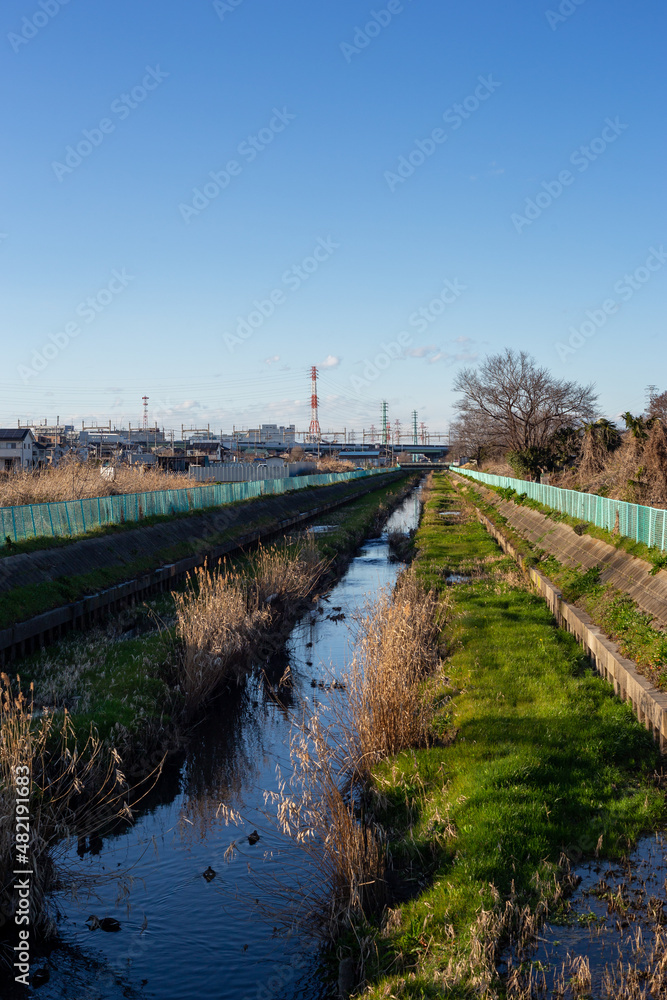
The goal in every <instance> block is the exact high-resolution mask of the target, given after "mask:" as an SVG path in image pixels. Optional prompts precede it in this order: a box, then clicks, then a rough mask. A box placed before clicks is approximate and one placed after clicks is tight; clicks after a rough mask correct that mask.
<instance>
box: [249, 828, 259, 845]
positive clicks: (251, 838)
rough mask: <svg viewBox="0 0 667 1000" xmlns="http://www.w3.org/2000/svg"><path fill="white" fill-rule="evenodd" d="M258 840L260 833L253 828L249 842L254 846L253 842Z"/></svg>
mask: <svg viewBox="0 0 667 1000" xmlns="http://www.w3.org/2000/svg"><path fill="white" fill-rule="evenodd" d="M258 840H259V834H258V833H257V830H253V831H252V833H251V834H249V836H248V843H249V844H250V845H251V846H252V844H256V843H257V841H258Z"/></svg>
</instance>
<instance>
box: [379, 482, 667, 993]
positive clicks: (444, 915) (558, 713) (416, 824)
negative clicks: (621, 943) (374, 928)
mask: <svg viewBox="0 0 667 1000" xmlns="http://www.w3.org/2000/svg"><path fill="white" fill-rule="evenodd" d="M458 507H460V501H459V500H458V499H457V495H456V493H455V492H454V491H453V489H452V488H451V486H450V485H449V483H448V481H447V479H446V477H445V476H437V477H436V489H435V492H434V494H433V495H432V498H431V499H430V500H429V502H428V504H427V507H426V511H425V516H424V520H423V523H422V527H421V529H420V531H419V533H418V536H417V544H418V547H419V549H420V553H421V558H420V560H419V562H418V563H417V566H418V572H420V573H421V574H422V576H423V578H424V580H425V581H426V582H428V583H430V584H432V585H434V586H436V587H438V588H439V589H443V588H444V587H445V586H446V585H445V583H444V578H443V574H442V571H443V569H448V570H452V571H459V572H465V570H466V569H467V568H470V566H471V565H472V564H473V563H475V561H479V560H486V562H485V563H483V564H482V566H481V569H483V570H484V572H485V573H486V577H485V578H482V579H478V580H474V582H472V583H471V584H465V585H459V586H455V587H450V588H448V589H449V591H450V598H451V601H452V605H451V609H450V612H449V624H448V626H447V628H446V641H447V643H448V647H449V651H450V652H449V656H448V659H447V662H446V666H445V673H446V677H447V680H446V682H445V685H444V687H443V689H442V690H440V691H439V692H437V696H438V697H440V698H442V696H443V695H445V694H449V695H450V696H451V701H448V702H447V703H445V704H443V706H442V708H441V709H440V728H441V730H442V731H443V733H444V732H449V733H450V735H452V734H453V733H454V732H456V736H455V739H454V742H453V743H452V744H451V745H449V746H440V747H435V748H432V749H428V750H419V751H414V752H409V753H404V754H401V755H400V757H398V758H397V759H395V760H393V761H388V762H387V763H386V764H385V765H383V767H382V768H380V769H378V771H377V773H376V776H375V777H376V782H377V784H378V786H379V787H381V789H382V792H383V794H384V795H385V796H387V798H388V802H389V805H388V807H387V809H386V810H385V811H384V812H383V813H382V814H381V815H380V816H379V817H378V818H379V819H380V820H381V822H383V823H384V825H385V826H386V827H387V828H389V830H390V835H391V838H392V855H393V857H394V858H395V859H396V861H397V863H398V864H399V866H401V867H403V869H404V870H405V871H406V872H407V871H408V866H409V864H410V863H412V865H413V868H414V869H416V870H417V871H420V872H421V874H422V877H423V878H424V879H425V880H426V883H427V884H426V887H425V888H424V890H423V891H422V892H421V894H420V895H418V896H417V897H416V898H415V899H413V900H412V901H411V902H408V903H405V904H403V906H402V908H401V909H402V920H401V924H400V927H399V928H398V929H397V930H395V931H394V932H392V933H391V934H390V935H389V937H387V936H386V935H385V937H384V938H383V939H382V940H379V941H378V946H379V949H380V951H379V959H378V963H377V966H376V968H375V972H374V978H375V982H374V985H373V986H372V988H371V990H370V993H369V994H368V995H369V996H376V997H380V996H389V995H393V996H395V997H421V998H424V997H431V996H443V995H461V990H463V992H465V984H461V986H459V987H457V989H456V990H455V991H454V992H450V994H446V993H443V992H442V986H441V985H439V983H438V970H439V969H442V968H443V967H444V966H446V964H447V960H448V959H449V958H450V957H452V956H454V955H458V956H460V955H461V954H465V952H466V950H467V949H468V948H469V946H470V928H471V926H472V925H473V923H474V921H475V918H476V915H477V913H478V911H479V909H480V907H481V906H482V905H484V906H485V907H487V908H489V907H491V906H492V905H493V898H492V892H491V889H490V886H491V885H493V886H495V887H496V889H497V890H498V892H499V893H500V896H501V903H502V902H504V900H505V899H507V898H508V897H509V896H510V894H511V892H512V885H514V888H515V890H516V892H517V894H518V897H519V899H520V900H524V901H528V902H532V903H534V902H535V901H536V897H535V893H534V889H533V888H532V887H531V882H532V880H533V877H534V875H535V872H536V871H538V870H540V871H541V874H542V877H544V876H545V875H546V874H547V873H548V871H549V870H551V871H554V870H555V866H556V865H557V863H558V860H559V856H560V854H561V852H563V851H564V852H565V853H567V854H568V855H569V856H570V857H571V858H572V859H573V861H574V862H576V861H577V860H578V859H580V858H581V857H582V856H585V855H589V854H592V853H593V851H594V850H595V848H596V846H597V844H598V841H599V838H600V837H601V838H602V843H601V851H602V853H603V854H611V855H617V854H620V853H622V852H623V851H626V850H627V849H628V846H629V844H631V843H632V842H634V841H635V840H636V838H637V837H638V836H639V835H640V834H641V833H642V832H643V831H647V830H650V829H654V828H655V827H657V826H658V825H659V824H660V822H661V820H662V819H663V815H664V797H663V795H662V794H661V793H660V792H659V790H658V789H657V788H656V786H655V785H654V784H653V782H652V780H651V775H652V772H653V770H654V768H655V766H656V764H657V763H658V754H657V751H656V748H655V746H654V744H653V742H652V740H651V739H650V737H649V735H648V734H647V733H646V731H645V730H644V729H643V728H642V727H641V726H640V725H639V723H638V722H637V721H636V719H635V718H634V716H633V714H632V711H631V709H630V708H629V707H628V706H626V705H623V704H621V703H620V702H619V701H618V700H617V699H616V698H615V697H614V696H613V693H612V689H611V688H610V686H609V685H607V684H606V683H605V682H603V681H602V680H601V679H599V678H598V677H597V676H595V675H594V674H593V672H592V671H591V670H590V668H589V667H588V664H587V661H586V660H585V659H584V658H583V656H582V653H581V651H580V649H579V647H578V645H577V644H576V642H575V640H574V639H573V638H572V637H571V636H570V635H568V634H567V633H565V632H563V631H561V630H559V629H558V628H557V626H556V625H555V623H554V621H553V619H552V617H551V615H550V613H549V611H548V609H547V607H546V605H545V604H544V602H543V601H541V600H540V599H539V598H538V597H537V596H535V595H533V594H531V593H529V592H528V591H526V590H525V589H523V587H522V586H520V585H518V586H517V585H516V583H517V582H518V581H517V580H516V568H515V566H514V564H513V563H512V562H511V561H510V560H508V559H507V558H505V557H503V555H502V553H501V552H500V550H499V548H498V547H497V546H496V544H495V542H493V540H492V539H491V538H490V536H489V535H488V534H487V533H486V531H485V530H484V529H483V528H482V526H481V525H480V524H479V523H478V522H477V521H476V520H474V519H470V520H468V521H466V523H464V524H444V523H443V521H444V520H445V519H443V518H441V517H440V516H439V514H438V512H439V511H441V510H452V509H455V508H458ZM477 566H478V569H479V568H480V565H479V562H477ZM513 580H514V583H513ZM448 821H451V822H452V823H453V824H454V826H455V829H456V836H455V837H451V836H449V835H448V834H447V822H448ZM413 875H414V872H413ZM450 927H451V928H453V932H454V937H453V939H452V937H451V931H450V929H449V928H450ZM388 970H392V974H391V975H390V976H389V977H386V976H385V975H384V974H383V973H384V972H385V971H388ZM394 970H400V974H399V973H397V972H396V971H394ZM410 972H412V973H413V974H414V978H411V977H409V976H408V977H407V978H406V973H410Z"/></svg>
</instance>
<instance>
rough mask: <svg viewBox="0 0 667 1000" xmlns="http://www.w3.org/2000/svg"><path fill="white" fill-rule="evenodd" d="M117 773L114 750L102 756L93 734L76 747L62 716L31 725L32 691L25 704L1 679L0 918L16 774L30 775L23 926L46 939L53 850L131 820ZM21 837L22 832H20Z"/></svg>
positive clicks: (6, 896) (6, 893) (11, 859)
mask: <svg viewBox="0 0 667 1000" xmlns="http://www.w3.org/2000/svg"><path fill="white" fill-rule="evenodd" d="M17 681H18V679H17ZM120 765H121V761H120V758H119V756H118V754H117V753H116V752H115V750H113V749H112V750H111V751H110V752H107V750H106V749H105V748H104V747H103V745H102V743H101V742H100V740H99V739H98V738H97V736H96V735H95V734H94V733H93V732H92V731H91V732H90V733H89V734H88V736H87V738H86V739H85V741H83V743H82V744H81V745H80V744H79V743H78V742H77V739H76V734H75V732H74V729H73V726H72V722H71V718H70V716H69V714H68V712H67V711H65V712H64V713H63V715H62V716H61V717H60V716H56V715H54V714H53V713H52V712H51V711H49V710H45V711H44V712H43V713H42V714H41V716H40V717H39V718H36V717H35V715H34V712H33V704H32V687H31V695H30V697H26V696H25V694H23V692H22V691H21V689H20V683H17V685H14V686H13V685H12V683H11V682H10V679H9V677H8V676H7V675H6V674H4V673H3V674H0V910H2V912H5V913H11V912H12V911H13V907H14V906H15V902H16V901H15V899H14V898H13V896H12V888H11V886H12V884H13V882H14V879H13V876H12V875H11V872H12V871H13V869H14V868H16V867H17V857H16V843H15V841H16V832H17V829H16V816H15V810H16V801H17V795H18V782H17V777H18V775H19V774H24V773H25V771H24V770H23V768H25V767H27V768H28V769H29V774H30V794H29V802H28V817H27V823H28V828H29V833H28V838H29V839H28V841H27V843H26V844H25V846H26V848H27V851H26V856H27V859H28V860H27V863H28V865H29V867H30V868H31V869H32V876H31V895H30V923H31V926H32V927H33V928H34V929H35V930H36V932H37V933H38V934H41V935H44V936H48V935H49V934H50V933H51V932H52V931H53V924H52V921H51V920H50V918H49V916H48V912H47V907H46V895H47V892H48V891H49V889H50V888H51V887H53V886H54V884H55V883H56V882H57V880H58V866H57V864H56V863H55V862H54V848H55V846H56V845H57V844H62V843H66V842H67V839H68V838H70V837H73V836H76V837H85V836H88V835H90V834H91V833H94V832H98V831H99V830H100V829H101V828H102V827H103V826H104V825H105V824H107V823H110V822H115V821H117V820H118V819H120V818H125V819H126V820H128V821H129V820H131V818H132V811H131V807H130V804H129V793H130V789H129V786H128V783H127V780H126V778H125V775H124V774H123V772H122V770H121V766H120ZM18 769H20V770H18ZM135 804H136V802H135ZM22 818H23V817H22ZM21 830H22V831H23V832H25V831H26V827H22V828H21ZM69 874H70V879H71V877H72V873H71V872H70V873H69ZM68 881H69V880H68ZM70 887H73V886H71V883H70Z"/></svg>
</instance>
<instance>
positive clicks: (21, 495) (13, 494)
mask: <svg viewBox="0 0 667 1000" xmlns="http://www.w3.org/2000/svg"><path fill="white" fill-rule="evenodd" d="M100 469H101V466H100V464H99V463H98V462H94V461H88V462H81V461H77V460H73V459H64V460H63V461H62V462H60V463H59V464H58V465H57V466H54V467H48V468H46V469H34V470H25V471H23V472H2V473H0V507H13V506H19V505H21V504H28V503H53V502H58V501H62V500H80V499H83V498H87V497H103V496H116V495H118V494H121V493H146V492H150V491H153V490H166V489H197V488H198V487H197V485H196V484H195V483H193V481H192V480H191V479H189V478H188V477H187V476H186V475H185V474H184V473H170V472H165V471H163V470H161V469H154V468H150V467H143V466H130V465H125V464H118V465H116V466H114V476H115V478H113V479H107V478H105V477H104V476H102V475H101V474H100Z"/></svg>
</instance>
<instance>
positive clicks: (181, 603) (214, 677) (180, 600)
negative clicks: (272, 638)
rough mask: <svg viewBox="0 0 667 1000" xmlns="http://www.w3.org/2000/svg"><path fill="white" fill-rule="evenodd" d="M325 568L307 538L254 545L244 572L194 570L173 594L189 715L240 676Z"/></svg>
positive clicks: (181, 669) (324, 563)
mask: <svg viewBox="0 0 667 1000" xmlns="http://www.w3.org/2000/svg"><path fill="white" fill-rule="evenodd" d="M327 566H328V563H327V562H326V561H325V560H323V559H321V558H320V556H319V554H318V552H317V548H316V546H315V543H314V541H313V539H312V536H310V535H309V536H307V538H306V539H305V540H304V541H302V542H300V543H298V544H297V545H291V546H289V545H287V543H283V544H279V545H273V546H270V547H264V546H261V545H260V546H258V548H257V550H256V552H255V553H254V554H253V555H252V556H251V557H250V558H249V559H248V564H247V567H246V570H247V572H245V573H244V574H241V573H239V572H237V571H233V570H230V569H228V568H227V566H226V565H225V566H223V568H222V569H221V570H218V571H216V572H214V573H209V572H207V570H205V569H203V568H201V569H198V570H195V572H194V574H192V575H191V577H190V585H189V588H188V589H187V590H186V592H185V593H183V594H175V595H174V603H175V608H176V635H177V637H178V639H179V641H180V645H181V655H180V657H179V670H180V676H179V683H180V686H181V690H182V692H183V694H184V697H185V710H186V713H187V714H188V715H190V714H192V713H193V712H194V711H196V710H197V709H198V708H199V707H201V705H202V704H203V703H204V702H205V701H206V700H207V699H208V698H209V697H210V696H211V695H212V694H213V693H214V692H215V690H216V689H217V688H219V687H220V685H221V684H222V683H224V682H225V681H228V680H230V679H232V678H234V677H235V676H236V677H237V678H239V677H240V676H241V674H242V670H243V668H244V667H245V663H246V662H247V659H248V657H249V656H250V655H251V654H252V652H253V648H254V646H255V645H256V644H257V641H258V639H259V637H260V636H261V635H262V633H264V632H266V631H267V630H268V629H270V628H272V627H275V626H276V625H277V622H278V619H279V618H280V617H282V616H284V615H285V614H286V612H290V613H294V612H295V611H296V610H298V608H299V606H300V602H302V601H303V599H304V598H305V597H307V596H308V595H309V594H310V593H312V591H313V589H314V588H315V587H316V586H317V583H318V581H319V580H320V579H321V577H322V576H323V574H324V573H325V571H326V569H327Z"/></svg>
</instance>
